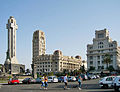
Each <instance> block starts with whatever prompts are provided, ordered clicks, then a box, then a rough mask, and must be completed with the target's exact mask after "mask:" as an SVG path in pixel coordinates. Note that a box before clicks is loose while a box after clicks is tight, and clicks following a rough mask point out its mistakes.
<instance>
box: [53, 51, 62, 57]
mask: <svg viewBox="0 0 120 92" xmlns="http://www.w3.org/2000/svg"><path fill="white" fill-rule="evenodd" d="M54 55H58V56H60V55H62V51H60V50H56V51H54Z"/></svg>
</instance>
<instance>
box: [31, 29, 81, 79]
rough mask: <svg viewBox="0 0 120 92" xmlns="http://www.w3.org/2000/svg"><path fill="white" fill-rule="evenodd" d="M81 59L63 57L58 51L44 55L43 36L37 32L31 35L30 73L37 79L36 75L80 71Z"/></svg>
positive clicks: (40, 32) (77, 57) (78, 57)
mask: <svg viewBox="0 0 120 92" xmlns="http://www.w3.org/2000/svg"><path fill="white" fill-rule="evenodd" d="M81 64H82V59H81V57H80V56H76V57H72V56H64V55H63V54H62V52H61V51H60V50H56V51H54V53H53V54H45V35H44V33H43V32H42V31H40V30H37V31H35V32H34V34H33V58H32V73H33V77H35V78H36V77H37V73H38V74H41V73H45V72H46V73H49V72H54V73H55V72H56V73H57V72H63V71H64V70H67V71H74V70H78V69H80V66H81Z"/></svg>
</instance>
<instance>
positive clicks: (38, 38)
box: [32, 30, 45, 58]
mask: <svg viewBox="0 0 120 92" xmlns="http://www.w3.org/2000/svg"><path fill="white" fill-rule="evenodd" d="M32 42H33V58H34V57H37V56H39V55H45V34H44V32H42V31H41V30H37V31H35V32H34V34H33V41H32Z"/></svg>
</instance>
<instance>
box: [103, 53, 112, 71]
mask: <svg viewBox="0 0 120 92" xmlns="http://www.w3.org/2000/svg"><path fill="white" fill-rule="evenodd" d="M103 62H104V63H105V64H106V66H107V69H108V65H109V64H110V63H111V58H110V55H109V54H105V56H104V59H103Z"/></svg>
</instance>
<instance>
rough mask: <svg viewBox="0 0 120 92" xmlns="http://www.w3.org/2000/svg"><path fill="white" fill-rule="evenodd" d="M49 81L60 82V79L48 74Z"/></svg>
mask: <svg viewBox="0 0 120 92" xmlns="http://www.w3.org/2000/svg"><path fill="white" fill-rule="evenodd" d="M48 82H58V79H57V77H56V76H48Z"/></svg>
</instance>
